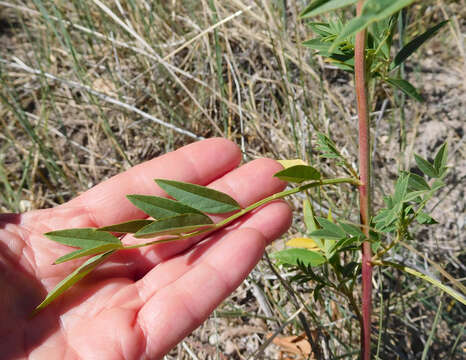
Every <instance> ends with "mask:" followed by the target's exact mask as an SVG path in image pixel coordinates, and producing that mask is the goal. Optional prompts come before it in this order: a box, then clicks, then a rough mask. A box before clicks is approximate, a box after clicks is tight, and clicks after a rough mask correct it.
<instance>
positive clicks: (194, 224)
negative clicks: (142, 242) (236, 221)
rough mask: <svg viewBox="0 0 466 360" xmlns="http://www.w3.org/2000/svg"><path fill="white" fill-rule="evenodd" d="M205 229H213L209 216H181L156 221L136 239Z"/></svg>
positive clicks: (140, 232)
mask: <svg viewBox="0 0 466 360" xmlns="http://www.w3.org/2000/svg"><path fill="white" fill-rule="evenodd" d="M205 227H213V222H212V220H211V219H210V218H209V217H208V216H206V215H204V214H181V215H176V216H172V217H167V218H164V219H160V220H158V221H154V222H152V223H151V224H149V225H147V226H145V227H143V228H142V229H141V230H139V231H138V232H137V233H135V234H134V237H136V238H141V239H147V238H153V237H156V236H160V235H167V234H171V235H175V234H181V233H189V232H191V231H194V230H199V229H201V228H205Z"/></svg>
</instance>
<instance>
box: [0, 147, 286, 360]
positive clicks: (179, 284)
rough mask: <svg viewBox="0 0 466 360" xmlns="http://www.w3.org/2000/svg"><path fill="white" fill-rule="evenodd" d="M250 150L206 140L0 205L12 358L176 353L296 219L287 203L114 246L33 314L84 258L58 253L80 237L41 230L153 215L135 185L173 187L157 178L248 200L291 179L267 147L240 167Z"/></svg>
mask: <svg viewBox="0 0 466 360" xmlns="http://www.w3.org/2000/svg"><path fill="white" fill-rule="evenodd" d="M240 158H241V156H240V152H239V150H238V148H237V147H236V146H235V145H234V144H232V143H230V142H228V141H226V140H222V139H210V140H205V141H202V142H198V143H194V144H191V145H188V146H185V147H183V148H181V149H180V150H178V151H175V152H172V153H169V154H166V155H164V156H161V157H159V158H157V159H154V160H151V161H149V162H146V163H143V164H141V165H138V166H136V167H134V168H132V169H130V170H128V171H126V172H125V173H123V174H120V175H118V176H115V177H113V178H111V179H109V180H107V181H105V182H103V183H102V184H100V185H98V186H96V187H94V188H92V189H91V190H89V191H87V192H86V193H84V194H82V195H81V196H79V197H77V198H76V199H74V200H72V201H70V202H68V203H67V204H64V205H62V206H59V207H57V208H54V209H48V210H39V211H33V212H30V213H26V214H22V215H16V214H4V215H0V286H1V288H0V319H1V322H0V354H2V358H4V359H16V358H31V359H42V358H44V359H47V360H49V359H99V360H103V359H139V358H149V359H158V358H161V357H162V356H163V355H164V354H165V353H167V352H168V351H169V350H170V349H171V348H172V347H173V346H174V345H175V344H176V343H177V342H179V341H180V340H181V339H182V338H183V337H185V336H186V335H187V334H189V333H190V332H191V331H192V330H193V329H195V328H196V327H197V326H199V325H200V324H201V323H202V322H203V321H204V320H205V319H206V318H207V316H208V315H209V314H210V313H211V312H212V311H213V310H214V309H215V307H216V306H217V305H218V304H219V303H220V302H221V301H222V300H223V299H224V298H225V297H226V296H228V295H229V294H230V293H231V292H232V291H233V290H234V289H235V288H236V287H237V286H238V285H239V284H240V283H241V281H242V280H243V279H244V278H245V277H246V276H247V274H248V273H249V271H251V269H252V268H253V267H254V265H255V264H256V263H257V261H258V260H259V259H260V257H261V255H262V253H263V250H264V248H265V246H266V245H267V244H268V243H269V242H270V241H272V240H273V239H275V238H276V237H278V236H279V235H281V234H282V233H283V232H284V231H285V230H286V229H287V228H288V226H289V224H290V217H291V216H290V210H289V208H288V206H287V205H286V204H285V203H283V202H274V203H271V204H269V205H267V206H265V207H263V208H260V209H258V210H257V211H255V212H253V213H252V214H250V215H248V216H246V217H244V218H242V219H240V221H238V222H236V223H234V224H233V225H232V226H230V227H229V228H227V229H223V230H220V231H218V232H216V233H213V234H210V235H208V236H207V237H205V238H203V239H201V238H197V239H188V240H185V241H183V242H175V243H167V244H160V245H157V246H150V247H147V248H141V249H134V250H126V251H122V252H121V253H117V254H114V255H112V256H110V258H109V259H108V260H107V262H106V263H104V264H103V265H101V266H100V267H99V268H98V269H97V270H95V271H94V272H93V273H92V274H91V275H89V276H88V277H87V278H85V279H84V280H82V281H81V282H80V283H78V284H77V285H75V286H74V287H73V288H72V289H71V290H69V291H68V292H67V293H66V294H65V295H64V296H63V297H61V298H60V299H58V300H57V301H56V302H54V303H52V304H51V305H50V306H49V307H47V308H46V309H45V310H43V311H42V312H41V313H39V314H38V315H36V316H35V317H33V318H31V317H30V314H31V311H32V310H33V309H34V307H35V306H36V305H37V304H38V303H40V301H41V300H42V299H43V297H44V296H45V294H46V292H47V291H50V290H51V289H53V287H54V286H55V285H56V284H57V283H58V282H59V281H60V280H62V279H63V278H64V277H65V276H66V275H68V274H69V273H70V272H71V271H72V270H73V269H75V268H76V267H78V266H79V264H80V263H82V260H74V261H70V262H67V263H64V264H60V265H52V263H53V261H54V260H55V259H56V258H57V257H59V256H62V255H64V254H65V253H67V252H69V251H70V248H67V247H66V246H63V245H61V244H58V243H54V242H52V241H50V240H48V239H46V238H45V237H44V236H43V233H45V232H48V231H52V230H59V229H65V228H77V227H100V226H105V225H110V224H114V223H118V222H122V221H126V220H131V219H137V218H143V217H144V214H143V213H142V212H141V211H140V210H138V209H137V208H135V207H134V206H132V205H131V204H130V202H129V201H128V200H127V199H126V198H125V195H127V194H135V193H136V194H148V195H158V196H163V195H164V194H163V192H162V190H161V189H160V188H158V187H157V186H156V184H155V183H154V182H153V179H154V178H169V179H174V180H179V181H186V182H192V183H198V184H201V185H208V186H209V187H213V188H215V189H217V190H220V191H223V192H226V193H228V194H230V195H231V196H232V197H233V198H235V199H236V200H237V201H238V202H239V203H240V204H241V206H243V207H244V206H247V205H248V204H250V203H253V202H255V201H257V200H259V199H261V198H263V197H265V196H268V195H270V194H272V193H274V192H277V191H280V190H281V189H282V188H283V186H284V183H282V182H281V181H279V180H277V179H274V178H273V177H272V174H274V173H275V172H276V171H278V170H280V165H278V164H277V163H276V162H274V161H272V160H267V159H260V160H255V161H253V162H251V163H249V164H246V165H243V166H241V167H239V168H237V166H238V164H239V162H240ZM220 218H221V217H218V216H217V217H216V218H214V220H218V219H220ZM136 241H137V240H136V239H134V238H131V237H130V236H127V237H126V238H125V239H123V242H124V243H136Z"/></svg>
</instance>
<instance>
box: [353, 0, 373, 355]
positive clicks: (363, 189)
mask: <svg viewBox="0 0 466 360" xmlns="http://www.w3.org/2000/svg"><path fill="white" fill-rule="evenodd" d="M363 4H364V0H359V1H358V5H357V15H358V16H359V15H361V9H362V5H363ZM365 48H366V30H362V31H360V32H358V33H357V34H356V42H355V46H354V74H355V87H356V99H357V109H358V118H359V177H360V180H361V182H362V185H360V186H359V210H360V217H361V225H362V230H363V232H364V234H365V235H366V237H367V238H369V220H370V204H371V203H370V145H369V144H370V133H369V109H368V99H367V81H366V64H365ZM371 258H372V254H371V244H370V242H369V241H365V242H364V243H363V244H362V324H361V359H363V360H369V359H370V356H371V312H372V296H371V295H372V264H371Z"/></svg>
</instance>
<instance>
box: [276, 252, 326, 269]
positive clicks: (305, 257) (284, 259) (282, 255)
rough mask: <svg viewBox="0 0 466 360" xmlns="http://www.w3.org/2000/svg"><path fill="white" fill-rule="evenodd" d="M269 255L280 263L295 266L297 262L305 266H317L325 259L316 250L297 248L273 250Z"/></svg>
mask: <svg viewBox="0 0 466 360" xmlns="http://www.w3.org/2000/svg"><path fill="white" fill-rule="evenodd" d="M271 257H273V258H275V259H277V260H278V262H279V263H280V264H286V265H295V266H297V265H299V264H303V265H305V266H319V265H322V264H323V263H325V262H326V261H327V260H326V259H325V257H324V256H323V255H321V254H319V253H318V252H315V251H311V250H307V249H297V248H293V249H285V250H282V251H278V252H275V253H273V254H272V255H271Z"/></svg>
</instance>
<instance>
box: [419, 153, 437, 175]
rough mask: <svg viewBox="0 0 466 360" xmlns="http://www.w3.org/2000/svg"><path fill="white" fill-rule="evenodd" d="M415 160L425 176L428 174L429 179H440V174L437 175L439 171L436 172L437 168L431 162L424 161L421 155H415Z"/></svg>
mask: <svg viewBox="0 0 466 360" xmlns="http://www.w3.org/2000/svg"><path fill="white" fill-rule="evenodd" d="M414 160H416V164H417V166H418V167H419V169H420V170H421V171H422V172H423V173H424V174H426V175H427V176H428V177H431V178H437V177H438V175H439V174H438V173H437V171H436V170H435V168H434V167H433V166H432V164H431V163H430V162H428V161H427V160H425V159H423V158H422V157H420V156H419V155H414Z"/></svg>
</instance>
